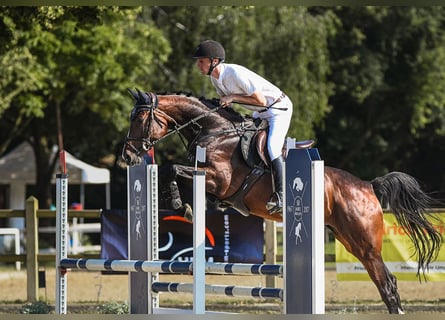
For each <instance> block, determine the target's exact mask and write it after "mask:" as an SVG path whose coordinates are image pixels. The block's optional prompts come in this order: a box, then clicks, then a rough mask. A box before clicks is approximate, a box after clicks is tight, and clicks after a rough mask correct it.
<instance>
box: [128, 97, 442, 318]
mask: <svg viewBox="0 0 445 320" xmlns="http://www.w3.org/2000/svg"><path fill="white" fill-rule="evenodd" d="M129 92H130V93H131V95H132V97H133V98H134V101H135V103H134V107H133V109H132V111H131V116H130V127H129V130H128V134H127V137H126V138H125V142H124V146H123V150H122V158H123V160H124V161H125V162H126V164H127V165H129V166H132V165H137V164H139V163H141V161H142V158H143V155H144V153H145V152H146V151H147V150H149V149H151V148H153V147H154V146H155V145H156V143H158V142H160V141H162V140H164V139H166V138H167V137H169V136H171V135H174V134H180V136H181V137H182V139H183V142H184V144H185V145H186V148H187V151H188V155H189V158H190V160H192V161H193V157H194V154H195V152H194V151H195V150H196V147H197V146H200V147H201V148H206V160H205V163H204V164H201V167H202V169H203V170H205V172H206V192H207V193H208V194H209V196H210V197H209V199H211V200H207V201H208V202H209V201H210V202H213V201H217V202H218V203H219V204H220V205H221V206H222V207H233V208H235V209H236V210H238V212H240V213H241V214H244V215H249V214H252V215H255V216H258V217H262V218H264V219H269V220H274V221H282V214H281V213H279V212H278V213H274V214H269V212H268V211H267V209H266V203H267V201H268V200H269V197H270V195H271V194H272V193H273V183H272V177H271V171H270V167H268V165H267V159H264V150H263V151H261V147H260V146H261V145H263V146H264V141H263V142H262V143H261V140H262V139H260V138H259V137H257V138H255V137H256V136H261V135H260V133H262V132H264V131H265V130H267V128H264V127H261V125H259V126H258V124H257V123H255V119H249V118H248V117H245V116H242V115H240V114H239V113H238V112H234V111H233V110H232V109H231V108H223V107H221V106H219V105H218V101H217V100H216V99H213V100H209V99H205V98H202V97H201V98H198V97H194V96H193V95H186V94H179V93H175V94H167V93H166V94H156V93H152V92H141V91H139V90H137V91H134V90H131V89H129ZM214 100H216V101H214ZM263 136H264V135H263ZM246 141H247V142H246ZM249 141H253V142H249ZM246 143H247V144H249V145H250V147H248V149H249V150H250V152H247V154H251V153H254V154H256V157H253V159H255V161H253V160H252V157H250V156H246V152H245V151H244V153H243V151H242V149H243V147H242V146H243V145H246ZM303 144H304V143H303ZM252 145H253V146H254V147H252ZM305 147H307V146H305ZM266 153H267V152H266ZM261 154H263V157H261V156H259V155H261ZM246 159H247V160H246ZM248 159H250V160H248ZM265 160H266V161H265ZM192 163H193V162H192ZM194 170H195V168H194V167H192V166H184V165H179V164H174V165H171V167H170V168H169V169H168V170H167V171H168V172H169V174H162V175H161V174H160V179H162V178H165V179H166V180H165V182H163V183H162V184H163V185H165V186H167V187H166V188H167V191H168V190H169V192H170V195H169V196H170V198H169V199H170V200H171V206H172V208H173V209H175V210H177V211H181V212H183V213H189V214H190V212H189V211H190V210H191V208H190V205H189V204H188V203H183V202H182V199H181V193H182V191H184V190H187V189H188V190H191V189H192V185H193V184H192V183H193V171H194ZM160 186H161V180H160ZM324 188H325V189H324V219H325V225H326V226H327V227H328V228H329V229H330V230H332V232H333V234H334V236H335V238H336V239H337V240H338V241H339V242H340V243H342V244H343V245H344V247H345V248H346V250H347V251H348V252H350V253H351V254H353V255H354V256H355V257H357V258H358V260H359V261H360V262H361V263H362V264H363V266H364V267H365V268H366V270H367V272H368V274H369V276H370V278H371V279H372V281H373V282H374V284H375V286H376V287H377V289H378V291H379V293H380V296H381V298H382V300H383V302H384V303H385V305H386V307H387V309H388V312H389V313H404V310H403V307H402V304H401V300H400V295H399V292H398V288H397V280H396V278H395V276H394V275H393V274H392V273H391V272H390V271H389V270H388V269H387V267H386V266H385V263H384V261H383V259H382V255H381V250H382V237H383V232H384V228H383V227H384V225H383V209H382V206H383V207H387V208H389V209H391V211H392V213H393V214H394V215H395V216H396V218H397V221H398V223H399V224H400V225H401V226H402V227H403V228H404V230H405V231H406V233H407V234H408V235H409V237H410V238H411V240H412V241H413V244H414V249H415V252H414V254H416V256H417V260H418V270H417V276H418V277H419V280H420V281H421V280H422V278H421V275H422V274H423V276H424V277H425V271H426V270H428V267H429V265H430V263H431V262H432V261H434V260H435V259H436V258H437V254H438V252H439V250H440V247H441V245H442V237H441V234H440V233H439V232H438V231H437V230H436V229H435V228H434V225H433V224H432V223H431V222H430V220H429V219H428V216H429V212H428V210H427V209H428V208H431V205H432V203H433V201H434V200H433V198H432V197H430V196H429V195H428V194H427V193H425V192H424V191H423V190H422V188H421V187H420V185H419V183H418V182H417V180H416V179H414V178H413V177H412V176H410V175H408V174H406V173H402V172H390V173H388V174H386V175H384V176H382V177H378V178H375V179H373V180H372V181H369V182H368V181H363V180H361V179H359V178H358V177H355V176H354V175H352V174H351V173H348V172H346V171H344V170H341V169H338V168H334V167H329V166H325V170H324ZM421 270H422V274H421Z"/></svg>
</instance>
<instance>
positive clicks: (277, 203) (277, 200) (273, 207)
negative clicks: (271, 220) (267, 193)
mask: <svg viewBox="0 0 445 320" xmlns="http://www.w3.org/2000/svg"><path fill="white" fill-rule="evenodd" d="M266 209H267V211H268V212H269V214H274V213H277V212H283V201H282V200H281V197H280V194H279V193H278V192H274V193H273V194H272V196H271V197H270V199H269V201H268V202H267V204H266Z"/></svg>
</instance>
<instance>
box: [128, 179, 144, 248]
mask: <svg viewBox="0 0 445 320" xmlns="http://www.w3.org/2000/svg"><path fill="white" fill-rule="evenodd" d="M141 193H142V183H141V181H140V180H139V179H136V180H135V181H134V184H133V201H132V204H131V206H130V210H131V212H132V213H133V214H134V222H133V223H134V226H133V228H132V233H133V234H135V235H136V236H135V239H136V240H141V239H142V238H143V237H142V234H143V233H144V232H145V227H144V223H143V221H142V213H143V212H145V208H146V204H145V203H143V201H142V194H141Z"/></svg>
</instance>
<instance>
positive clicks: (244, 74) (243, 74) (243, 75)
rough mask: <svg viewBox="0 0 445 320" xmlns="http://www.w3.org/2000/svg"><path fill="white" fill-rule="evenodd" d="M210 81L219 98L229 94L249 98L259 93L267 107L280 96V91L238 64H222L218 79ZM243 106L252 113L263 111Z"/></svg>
mask: <svg viewBox="0 0 445 320" xmlns="http://www.w3.org/2000/svg"><path fill="white" fill-rule="evenodd" d="M210 80H211V82H212V84H213V86H214V87H215V89H216V93H217V94H218V95H219V96H228V95H231V94H240V95H247V96H250V95H252V94H253V93H254V92H255V91H259V92H261V93H262V94H263V95H264V97H265V98H266V100H267V105H268V106H270V105H271V104H272V103H273V102H274V101H275V100H277V99H278V98H279V97H280V96H281V90H280V89H279V88H278V87H277V86H275V85H274V84H272V83H271V82H269V81H268V80H266V79H264V78H263V77H261V76H260V75H258V74H256V73H255V72H253V71H251V70H249V69H247V68H246V67H243V66H240V65H238V64H228V63H222V64H221V69H220V74H219V78H218V79H215V78H214V77H212V76H211V77H210ZM243 106H244V107H245V108H247V109H249V110H252V111H256V110H261V109H264V107H254V106H249V105H243Z"/></svg>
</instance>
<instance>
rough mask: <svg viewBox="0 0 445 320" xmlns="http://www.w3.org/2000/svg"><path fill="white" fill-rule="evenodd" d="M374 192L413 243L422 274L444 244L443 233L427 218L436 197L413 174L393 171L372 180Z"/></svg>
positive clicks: (418, 269)
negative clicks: (423, 189)
mask: <svg viewBox="0 0 445 320" xmlns="http://www.w3.org/2000/svg"><path fill="white" fill-rule="evenodd" d="M371 184H372V187H373V188H374V192H375V194H376V196H377V198H378V199H379V201H380V203H381V204H382V206H383V207H389V209H391V211H392V212H393V214H394V215H395V216H396V219H397V221H398V223H399V224H400V225H401V226H402V228H403V229H404V230H405V232H406V233H407V235H408V236H409V237H410V239H411V240H412V241H413V243H414V248H415V253H416V254H417V256H418V268H417V276H419V275H420V270H421V269H422V270H423V275H425V271H426V270H427V269H428V266H429V264H430V263H431V262H432V261H433V260H435V259H436V258H437V255H438V253H439V250H440V247H441V245H442V235H441V234H440V232H439V231H438V230H436V228H434V226H433V225H432V224H431V222H430V221H429V220H428V219H427V217H428V216H430V213H429V212H428V210H427V209H428V208H431V207H432V206H433V205H434V202H435V201H434V199H433V198H431V197H430V196H429V195H427V194H426V193H425V192H424V191H422V189H421V188H420V186H419V183H418V182H417V181H416V180H415V179H414V178H413V177H411V176H410V175H408V174H406V173H402V172H390V173H388V174H386V175H385V176H383V177H379V178H375V179H374V180H372V181H371Z"/></svg>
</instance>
